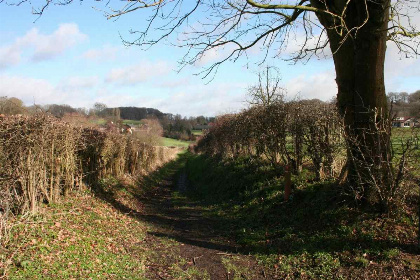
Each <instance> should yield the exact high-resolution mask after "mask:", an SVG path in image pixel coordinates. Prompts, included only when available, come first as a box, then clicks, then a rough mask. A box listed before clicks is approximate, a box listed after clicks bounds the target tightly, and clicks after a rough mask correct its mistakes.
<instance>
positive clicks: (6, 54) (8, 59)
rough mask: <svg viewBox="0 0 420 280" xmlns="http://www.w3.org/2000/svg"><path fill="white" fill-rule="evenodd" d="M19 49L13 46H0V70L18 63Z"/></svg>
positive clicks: (19, 58)
mask: <svg viewBox="0 0 420 280" xmlns="http://www.w3.org/2000/svg"><path fill="white" fill-rule="evenodd" d="M20 60H21V57H20V51H19V50H18V49H17V48H15V47H13V46H8V47H0V70H2V69H5V68H8V67H10V66H13V65H16V64H19V62H20Z"/></svg>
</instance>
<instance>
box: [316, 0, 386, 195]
mask: <svg viewBox="0 0 420 280" xmlns="http://www.w3.org/2000/svg"><path fill="white" fill-rule="evenodd" d="M311 2H312V4H313V5H314V6H316V7H320V8H321V7H322V6H320V5H321V4H322V3H320V1H311ZM345 2H347V1H340V0H335V1H330V3H331V4H329V5H330V6H329V8H330V10H331V11H334V12H335V13H337V14H341V11H342V10H343V8H344V4H343V3H345ZM364 2H365V1H351V2H350V3H349V5H348V6H347V10H346V16H345V23H346V26H347V28H348V30H352V31H350V32H346V31H344V30H343V32H342V34H339V31H340V30H337V28H333V26H337V22H334V20H333V18H332V17H330V16H326V15H324V14H317V16H318V18H319V20H320V22H321V24H322V25H323V26H324V27H325V28H326V29H327V35H328V38H329V40H330V47H331V51H332V53H333V59H334V65H335V70H336V82H337V87H338V94H337V106H338V109H339V112H340V114H341V116H342V117H343V118H344V124H345V131H346V136H347V139H346V140H347V147H348V164H347V167H348V176H349V177H348V179H349V182H350V183H351V184H353V185H354V186H355V187H356V186H357V188H360V189H361V190H362V192H363V195H366V194H368V193H369V192H370V189H372V184H375V181H376V180H375V179H374V178H373V177H372V171H374V173H375V174H376V175H377V172H376V171H379V172H382V174H380V176H382V178H381V181H388V179H387V178H385V177H387V175H386V174H384V173H386V172H383V170H382V169H383V168H381V166H382V165H383V164H384V161H387V160H389V156H390V153H389V151H390V146H389V137H390V134H389V131H387V129H386V127H385V123H386V122H384V118H387V113H388V111H387V102H386V94H385V83H384V62H385V52H386V36H387V31H386V29H387V26H388V18H389V6H390V1H389V0H382V1H381V0H377V1H375V3H374V2H373V1H367V3H364ZM322 5H325V4H322ZM324 7H325V6H324ZM366 19H367V20H366ZM346 36H347V37H346Z"/></svg>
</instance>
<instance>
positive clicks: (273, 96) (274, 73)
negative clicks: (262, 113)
mask: <svg viewBox="0 0 420 280" xmlns="http://www.w3.org/2000/svg"><path fill="white" fill-rule="evenodd" d="M280 81H281V79H280V71H279V69H277V68H275V67H273V66H267V67H265V69H264V70H263V71H261V72H260V73H258V83H257V84H256V85H254V86H250V87H249V88H248V98H249V100H248V103H249V104H250V105H262V106H269V105H271V104H273V103H277V102H281V101H283V97H284V92H285V89H283V88H281V87H280Z"/></svg>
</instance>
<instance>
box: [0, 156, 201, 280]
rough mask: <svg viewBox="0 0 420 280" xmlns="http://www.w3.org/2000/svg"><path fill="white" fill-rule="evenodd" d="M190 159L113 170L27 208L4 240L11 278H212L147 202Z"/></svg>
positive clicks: (1, 267)
mask: <svg viewBox="0 0 420 280" xmlns="http://www.w3.org/2000/svg"><path fill="white" fill-rule="evenodd" d="M182 164H184V161H183V160H179V161H172V162H169V163H167V164H165V165H164V166H162V167H161V168H160V169H159V170H157V171H155V172H151V173H149V174H148V175H147V176H144V177H142V178H140V179H138V180H137V181H133V180H132V179H130V180H129V179H120V180H117V179H114V178H111V177H110V178H107V179H103V180H100V181H99V182H98V184H97V185H96V186H95V187H93V188H92V190H86V191H85V192H83V193H81V192H78V193H74V194H72V195H70V196H68V197H66V198H63V200H62V201H61V203H59V204H53V205H49V206H47V205H45V206H44V207H43V208H42V209H41V211H40V212H39V213H38V214H37V215H32V216H19V217H16V219H15V220H14V221H13V224H14V226H13V227H12V229H11V231H10V232H9V234H8V236H7V240H6V239H3V240H2V242H3V243H2V244H1V245H2V246H0V278H5V279H180V280H181V279H208V277H207V278H206V277H205V276H206V274H205V273H203V272H200V271H199V270H197V269H196V268H195V267H194V266H193V265H188V262H189V260H186V259H184V258H182V257H181V256H180V253H179V251H180V244H179V243H177V242H175V241H174V240H172V239H170V238H168V237H165V236H155V235H153V234H151V233H154V232H156V231H157V229H156V227H155V225H154V224H153V223H152V222H151V221H150V217H151V216H149V215H150V213H149V212H148V211H147V209H146V208H147V204H148V203H153V202H151V200H152V199H151V196H152V195H151V193H154V192H155V190H156V189H158V188H159V187H160V186H161V185H162V184H165V183H166V182H167V181H166V180H168V178H171V177H172V176H174V174H176V172H178V170H179V169H180V166H182Z"/></svg>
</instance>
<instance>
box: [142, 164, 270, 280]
mask: <svg viewBox="0 0 420 280" xmlns="http://www.w3.org/2000/svg"><path fill="white" fill-rule="evenodd" d="M187 181H188V180H187V175H186V173H185V171H182V172H180V173H178V176H177V177H175V178H174V179H172V180H167V181H164V182H162V183H161V184H160V186H158V187H156V188H153V190H151V191H149V192H148V193H147V195H146V196H145V197H144V198H143V199H142V204H143V207H144V208H143V209H144V212H143V213H142V215H141V216H142V219H143V220H146V221H147V222H149V223H150V224H152V225H153V230H152V231H149V232H148V233H147V238H146V242H148V243H150V244H149V245H150V247H154V248H156V247H158V246H156V243H158V242H159V239H161V238H164V239H169V240H171V241H174V244H173V245H172V246H171V247H169V248H168V247H166V249H161V250H159V249H158V250H156V249H155V251H157V252H158V253H157V255H155V258H160V260H162V263H163V265H160V266H156V265H154V264H151V265H150V266H149V271H148V277H149V278H150V279H170V278H168V276H166V277H165V275H166V274H165V269H169V265H170V263H171V262H173V261H174V259H175V258H174V257H173V254H178V257H179V258H181V259H184V260H186V263H185V264H184V265H183V269H188V267H195V268H197V269H198V270H200V271H203V272H204V274H205V275H206V277H205V278H210V279H234V278H235V279H270V278H271V277H268V276H267V275H266V273H265V272H264V270H263V269H262V268H261V267H259V266H258V265H257V262H256V261H255V259H254V258H253V257H251V256H248V255H246V254H241V253H240V252H241V247H240V246H239V245H237V244H235V242H234V241H233V240H231V239H230V238H228V237H224V236H223V235H222V234H221V233H220V231H218V228H220V224H219V222H218V221H217V219H215V218H210V217H209V216H208V215H206V211H208V210H206V209H205V208H203V207H201V206H200V204H199V203H197V202H191V201H189V200H188V199H186V198H185V197H183V196H181V197H182V198H179V196H178V197H175V196H174V192H175V191H178V192H180V193H183V192H185V191H186V190H187V187H188V185H187ZM169 251H170V252H169ZM171 254H172V256H171ZM165 258H166V259H165ZM155 262H156V261H155ZM165 263H166V265H165ZM165 266H166V267H165ZM192 279H201V277H200V276H198V277H193V278H192Z"/></svg>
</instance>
